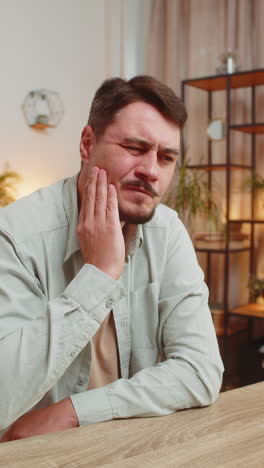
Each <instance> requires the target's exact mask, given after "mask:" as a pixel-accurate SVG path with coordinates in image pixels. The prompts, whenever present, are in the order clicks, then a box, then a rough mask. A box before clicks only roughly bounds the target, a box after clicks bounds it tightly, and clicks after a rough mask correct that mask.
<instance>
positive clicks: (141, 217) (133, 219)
mask: <svg viewBox="0 0 264 468" xmlns="http://www.w3.org/2000/svg"><path fill="white" fill-rule="evenodd" d="M155 209H156V207H154V208H152V209H151V210H150V211H148V212H143V211H141V210H134V212H133V211H132V210H130V211H129V210H122V208H120V207H119V218H120V221H124V222H125V223H127V224H145V223H147V222H148V221H150V220H151V219H152V218H153V216H154V214H155ZM140 211H141V212H140Z"/></svg>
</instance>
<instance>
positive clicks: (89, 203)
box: [0, 76, 223, 442]
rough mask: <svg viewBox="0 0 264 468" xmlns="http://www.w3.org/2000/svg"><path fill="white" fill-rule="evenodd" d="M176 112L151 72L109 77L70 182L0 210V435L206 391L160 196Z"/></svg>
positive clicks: (215, 357) (186, 272) (202, 401)
mask: <svg viewBox="0 0 264 468" xmlns="http://www.w3.org/2000/svg"><path fill="white" fill-rule="evenodd" d="M185 120H186V111H185V108H184V105H183V103H182V102H181V101H180V100H179V99H178V98H177V97H176V96H175V94H174V92H173V91H172V90H171V89H169V88H168V87H167V86H165V85H164V84H162V83H160V82H159V81H157V80H155V79H154V78H151V77H148V76H141V77H140V76H139V77H135V78H133V79H131V80H129V81H127V82H126V81H125V80H122V79H119V78H114V79H110V80H107V81H106V82H104V83H103V85H102V86H101V87H100V88H99V90H98V91H97V93H96V95H95V98H94V101H93V103H92V107H91V111H90V116H89V121H88V125H87V126H86V127H85V128H84V130H83V133H82V138H81V145H80V151H81V158H82V167H81V171H80V174H79V177H78V178H77V177H73V178H70V179H67V180H64V181H60V182H58V183H57V184H55V185H53V186H51V187H48V188H45V189H41V190H39V191H37V192H36V193H34V194H32V195H30V196H29V197H26V198H24V199H21V200H19V201H17V202H15V203H13V204H12V205H10V206H9V207H7V208H5V209H3V210H1V213H0V215H1V216H0V230H1V238H0V258H1V266H0V268H1V271H0V274H1V283H0V295H1V309H0V338H1V339H0V366H1V369H0V370H1V372H0V375H1V387H0V429H1V430H3V431H4V435H3V437H2V442H5V441H9V440H14V439H18V438H24V437H31V436H34V435H38V434H44V433H48V432H55V431H60V430H64V429H67V428H72V427H76V426H82V425H85V424H91V423H96V422H100V421H108V420H111V419H115V418H130V417H148V416H161V415H166V414H169V413H172V412H174V411H176V410H178V409H183V408H190V407H193V406H204V405H209V404H211V403H213V402H214V401H215V399H216V398H217V395H218V392H219V388H220V385H221V379H222V371H223V367H222V362H221V359H220V356H219V351H218V346H217V340H216V336H215V332H214V328H213V325H212V320H211V316H210V311H209V309H208V305H207V303H208V292H207V288H206V286H205V284H204V282H203V274H202V271H201V269H200V267H199V266H198V264H197V260H196V256H195V253H194V249H193V247H192V244H191V241H190V239H189V236H188V234H187V233H186V230H185V228H184V226H183V225H182V223H181V221H180V220H179V218H178V216H177V214H176V213H175V212H174V211H173V210H170V209H169V208H167V207H165V206H164V205H161V204H160V202H161V200H162V198H163V196H164V195H165V194H166V192H167V190H168V189H169V185H170V183H171V180H172V177H173V174H174V170H175V166H176V161H177V157H178V154H179V149H180V135H181V130H182V128H183V126H184V123H185Z"/></svg>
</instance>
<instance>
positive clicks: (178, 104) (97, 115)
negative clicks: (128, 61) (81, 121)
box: [88, 75, 187, 137]
mask: <svg viewBox="0 0 264 468" xmlns="http://www.w3.org/2000/svg"><path fill="white" fill-rule="evenodd" d="M136 101H143V102H146V103H148V104H151V105H152V106H153V107H155V108H156V109H157V110H158V111H159V112H160V113H161V114H162V115H163V116H164V117H165V118H167V119H169V120H170V121H172V122H174V123H175V124H176V125H177V126H178V127H179V128H180V129H182V128H183V126H184V124H185V122H186V119H187V112H186V109H185V105H184V104H183V102H182V101H181V100H180V99H179V98H178V97H177V96H176V94H175V93H174V91H173V90H172V89H171V88H169V87H168V86H167V85H165V84H164V83H161V82H160V81H159V80H157V79H156V78H153V77H152V76H148V75H141V76H135V77H134V78H131V79H130V80H128V81H126V80H123V79H122V78H110V79H107V80H105V81H104V82H103V83H102V85H101V86H100V88H99V89H98V90H97V91H96V93H95V96H94V99H93V102H92V105H91V110H90V115H89V119H88V124H89V125H90V126H91V127H92V129H93V131H94V133H95V135H96V136H97V137H100V136H101V135H103V134H104V132H105V129H106V127H108V125H109V124H111V123H112V122H113V121H114V118H115V115H116V113H117V112H118V111H119V110H120V109H122V108H123V107H125V106H127V105H128V104H131V103H132V102H136Z"/></svg>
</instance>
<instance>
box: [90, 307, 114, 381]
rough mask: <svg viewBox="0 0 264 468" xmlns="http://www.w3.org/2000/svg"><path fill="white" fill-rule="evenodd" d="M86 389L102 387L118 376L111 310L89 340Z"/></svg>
mask: <svg viewBox="0 0 264 468" xmlns="http://www.w3.org/2000/svg"><path fill="white" fill-rule="evenodd" d="M91 358H92V362H91V369H90V376H89V383H88V390H92V388H97V387H104V386H105V385H107V384H109V383H111V382H114V381H115V380H118V379H119V378H120V369H119V357H118V347H117V338H116V329H115V322H114V317H113V312H112V311H111V312H110V313H109V314H108V315H107V317H106V318H105V319H104V321H103V322H102V324H101V326H100V328H99V330H98V331H97V333H96V334H95V335H94V337H93V339H92V341H91Z"/></svg>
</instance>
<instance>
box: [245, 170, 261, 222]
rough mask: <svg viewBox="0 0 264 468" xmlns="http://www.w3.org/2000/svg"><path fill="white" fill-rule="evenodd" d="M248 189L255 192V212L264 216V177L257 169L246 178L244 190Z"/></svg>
mask: <svg viewBox="0 0 264 468" xmlns="http://www.w3.org/2000/svg"><path fill="white" fill-rule="evenodd" d="M244 189H248V190H250V191H252V192H253V196H254V202H255V214H256V215H260V216H261V217H264V177H262V176H261V175H260V174H258V173H257V172H256V171H254V172H252V174H251V175H250V176H249V177H248V178H247V179H245V180H244V182H243V184H242V190H244Z"/></svg>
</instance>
